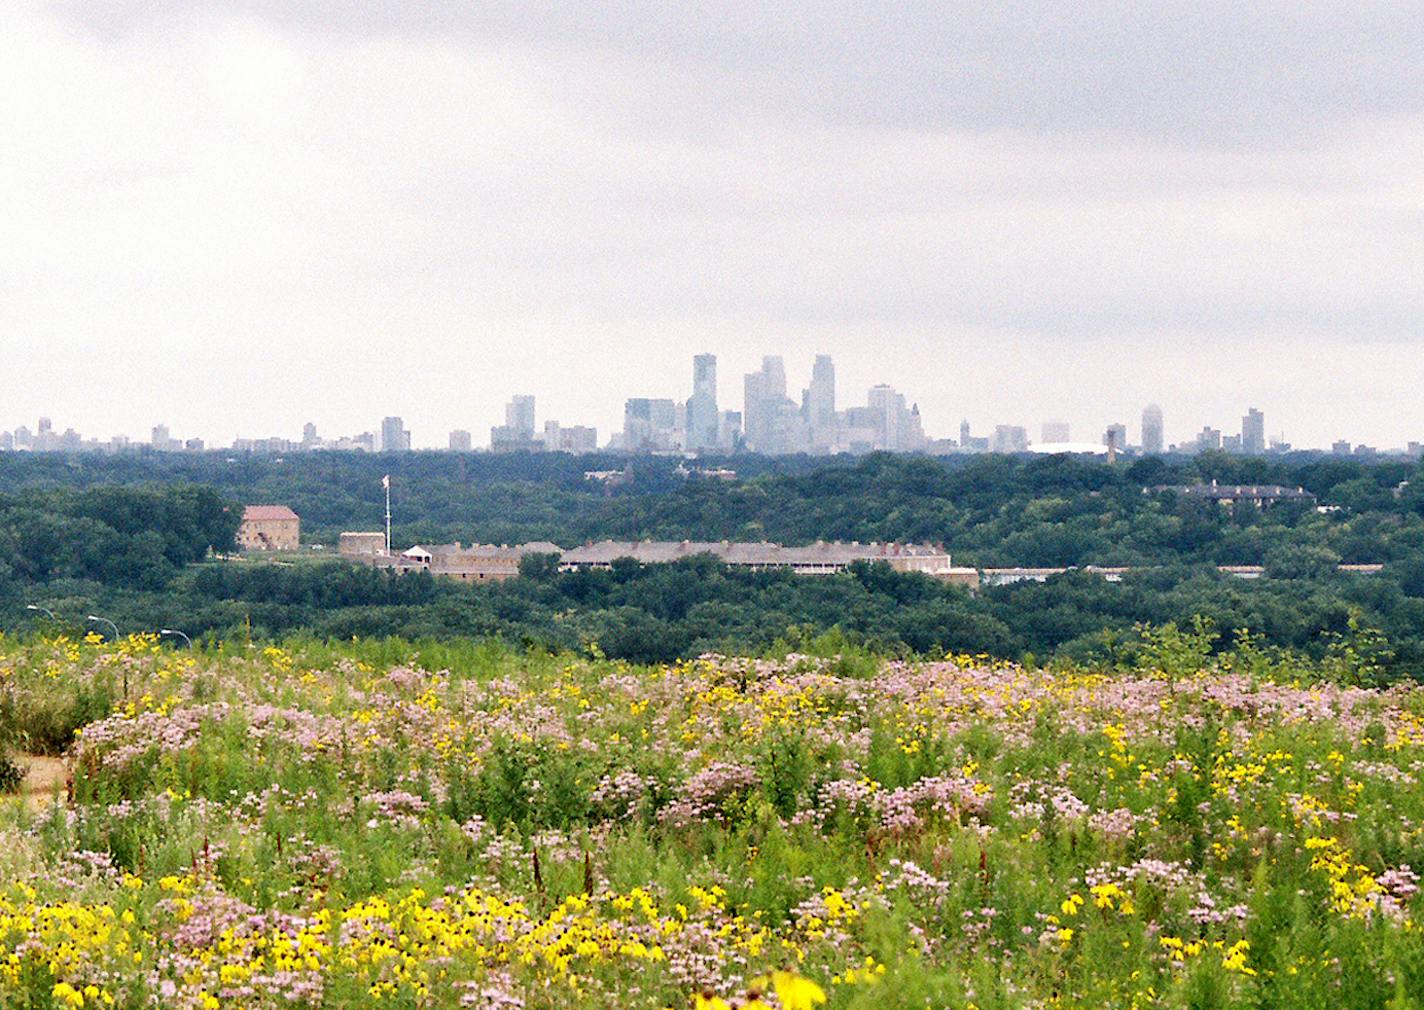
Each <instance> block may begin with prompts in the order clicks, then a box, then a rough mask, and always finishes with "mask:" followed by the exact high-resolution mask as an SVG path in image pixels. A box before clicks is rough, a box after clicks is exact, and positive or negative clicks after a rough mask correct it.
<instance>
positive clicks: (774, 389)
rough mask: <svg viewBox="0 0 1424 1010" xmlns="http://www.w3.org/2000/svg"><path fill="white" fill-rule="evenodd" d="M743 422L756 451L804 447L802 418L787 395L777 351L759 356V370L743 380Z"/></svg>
mask: <svg viewBox="0 0 1424 1010" xmlns="http://www.w3.org/2000/svg"><path fill="white" fill-rule="evenodd" d="M742 389H743V393H744V398H745V404H744V412H743V415H742V416H743V424H744V426H745V436H746V441H747V445H748V446H749V447H750V448H752V449H755V450H756V451H757V452H770V453H778V452H795V451H798V450H800V449H802V448H803V447H804V441H805V439H804V429H805V421H804V420H803V419H802V418H801V416H800V411H799V410H797V408H796V404H794V403H792V402H791V401H790V400H788V399H787V398H786V365H785V363H784V362H783V361H782V360H781V358H780V357H779V356H777V355H773V354H768V355H767V356H766V357H764V358H762V359H761V370H760V371H758V372H750V373H748V374H747V376H746V377H745V379H744V380H743V386H742Z"/></svg>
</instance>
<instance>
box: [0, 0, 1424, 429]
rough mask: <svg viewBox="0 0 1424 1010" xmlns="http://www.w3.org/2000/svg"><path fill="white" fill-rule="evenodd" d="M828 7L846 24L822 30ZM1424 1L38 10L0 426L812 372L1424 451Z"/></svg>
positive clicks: (33, 14)
mask: <svg viewBox="0 0 1424 1010" xmlns="http://www.w3.org/2000/svg"><path fill="white" fill-rule="evenodd" d="M833 11H834V12H835V13H834V14H832V13H831V12H833ZM1422 42H1424V26H1422V25H1421V21H1420V19H1419V18H1418V17H1417V10H1414V9H1411V7H1410V5H1404V4H1401V5H1375V6H1370V7H1367V8H1359V7H1354V6H1347V5H1344V4H1326V5H1312V6H1311V8H1309V9H1305V8H1302V7H1301V6H1300V5H1297V4H1287V3H1264V4H1259V5H1255V6H1253V7H1251V8H1249V9H1241V8H1238V7H1237V6H1235V5H1228V4H1225V3H1220V4H1210V3H1209V4H1201V3H1194V4H1185V3H1180V4H1162V5H1155V6H1153V7H1152V8H1151V9H1146V8H1142V7H1140V6H1139V5H1129V4H1099V5H1096V6H1095V8H1094V10H1093V11H1092V12H1090V13H1086V14H1085V13H1083V12H1081V11H1071V12H1070V10H1069V8H1067V7H1064V6H1062V5H1057V4H1049V3H1028V4H1021V5H1016V6H1015V7H1014V8H1013V9H1012V11H1010V10H1008V9H1003V10H1000V9H997V8H986V7H982V6H980V5H970V4H945V3H913V2H912V3H906V4H900V5H896V6H895V7H894V8H893V9H890V8H881V7H879V6H875V7H868V8H865V9H856V8H853V7H849V6H846V7H840V8H837V7H829V6H826V5H818V4H812V3H781V4H776V5H759V4H750V3H745V2H741V0H734V2H730V3H728V4H725V5H722V6H720V7H718V8H717V10H716V11H715V13H709V12H706V11H704V12H702V13H701V14H700V15H699V14H694V13H693V12H691V11H690V10H684V9H683V8H680V7H672V8H666V9H665V8H664V7H663V5H658V4H654V3H651V2H640V0H630V2H629V3H625V4H620V5H618V6H616V7H612V8H609V9H608V10H593V9H587V10H586V9H584V8H582V6H578V7H575V6H572V5H531V4H523V3H521V4H515V3H512V2H504V0H493V2H491V3H488V4H482V5H479V6H478V8H476V7H473V6H470V7H467V6H465V5H458V6H456V5H451V6H450V7H449V8H448V9H442V8H440V7H437V6H433V5H430V4H426V3H414V2H401V0H372V2H370V3H366V4H362V5H359V6H356V5H347V4H343V3H340V2H337V0H319V2H312V3H306V4H301V5H296V6H294V5H290V4H286V3H281V2H278V0H248V2H239V0H229V2H187V0H159V2H153V0H144V2H140V0H113V2H107V3H88V2H80V0H71V2H60V3H40V2H37V0H18V2H13V3H10V4H7V5H5V7H4V9H3V11H0V82H3V84H4V86H5V92H6V94H7V95H9V96H10V102H9V103H8V104H7V107H6V111H7V116H6V130H5V134H4V139H3V140H0V193H3V194H4V195H3V197H0V199H3V200H4V206H5V209H6V222H7V226H6V229H5V233H4V238H3V240H0V353H3V358H0V360H3V362H4V366H5V367H4V368H0V429H13V428H14V427H15V426H17V425H19V424H22V423H23V424H26V425H29V426H30V427H32V428H33V427H34V424H35V419H36V418H37V417H38V416H40V415H46V416H49V417H52V418H53V420H54V422H55V424H56V426H57V427H59V428H61V429H62V428H65V427H74V428H76V429H78V430H80V431H81V432H83V433H84V434H86V435H88V436H97V437H100V438H107V437H109V436H110V435H113V434H116V433H125V434H129V435H131V436H135V437H143V436H146V434H147V432H148V430H149V429H150V428H151V427H152V426H153V425H154V424H156V423H159V422H164V423H167V424H168V425H169V426H170V428H171V429H172V432H173V434H174V435H175V436H178V437H190V436H200V437H203V438H206V439H208V440H209V442H210V444H214V445H222V444H225V443H227V442H230V441H231V439H232V438H233V437H235V436H238V435H241V436H244V437H266V436H271V435H282V436H287V437H297V436H299V433H300V430H301V426H302V424H303V423H304V422H306V421H314V422H315V423H316V424H317V425H318V428H319V429H320V431H321V432H322V433H323V434H325V435H338V434H354V433H357V432H361V431H365V430H373V429H374V428H375V427H376V426H377V425H378V424H379V422H380V419H381V417H383V416H385V415H388V414H395V415H400V416H402V417H403V418H404V419H405V421H406V424H407V427H409V428H410V429H411V430H412V432H413V433H414V436H415V444H416V446H417V447H436V446H443V445H444V444H445V438H446V435H447V433H448V432H449V431H450V430H451V429H455V428H463V429H467V430H470V431H471V432H473V433H474V436H475V441H476V444H480V443H482V442H484V441H486V440H487V437H488V430H489V428H490V427H491V426H492V425H496V424H499V423H501V422H502V420H503V405H504V403H505V401H507V400H508V399H509V397H510V396H511V395H512V394H514V393H532V394H534V395H535V396H536V397H537V399H538V405H539V424H540V425H542V423H543V421H544V420H545V419H548V418H555V419H557V420H559V421H561V422H562V423H564V424H566V425H571V424H591V425H595V426H596V427H597V428H598V429H599V435H600V441H603V440H606V438H607V436H608V434H609V433H610V432H611V431H613V430H615V429H616V428H617V427H619V426H621V419H622V407H623V401H624V400H625V399H626V398H628V397H632V396H653V397H667V398H672V399H678V400H684V399H686V398H687V396H688V395H689V394H690V392H691V383H692V374H691V373H692V364H691V358H692V355H693V354H694V353H698V352H702V351H710V352H712V353H715V354H716V355H717V357H718V363H719V376H718V378H719V399H720V401H721V405H722V406H723V408H724V409H728V408H730V409H740V408H741V401H742V388H741V387H742V375H743V373H745V372H747V371H750V370H752V369H754V368H755V367H757V365H758V364H759V362H760V359H761V356H762V355H764V354H780V355H782V356H783V357H784V359H785V361H786V367H787V376H788V385H789V387H791V388H792V389H793V390H794V391H796V392H799V390H800V388H801V387H802V386H804V385H805V384H806V382H807V380H808V379H809V374H810V368H811V361H812V358H813V356H814V355H815V354H817V353H829V354H831V355H833V356H834V357H835V359H836V365H837V379H838V383H837V384H838V395H839V400H840V405H841V406H845V405H847V404H857V403H863V402H864V394H865V390H866V389H867V388H868V387H869V386H871V385H873V384H875V383H878V382H885V383H889V384H891V385H893V386H895V387H896V388H897V389H898V390H900V391H901V392H903V393H904V394H905V396H906V398H907V399H908V400H909V401H911V402H915V403H918V404H919V407H920V410H921V413H922V415H923V418H924V426H925V429H926V431H927V432H928V433H929V434H930V435H932V436H937V437H945V436H949V437H954V436H957V434H958V426H959V422H960V419H961V418H968V419H969V421H970V422H971V425H972V426H973V428H974V430H975V432H976V433H977V434H985V433H987V432H988V431H989V430H990V429H991V428H992V426H993V425H994V424H997V423H1005V424H1018V425H1023V426H1024V427H1025V428H1027V429H1028V431H1029V434H1030V437H1033V438H1036V437H1037V436H1038V434H1039V427H1040V425H1041V423H1042V422H1043V421H1045V420H1050V419H1061V420H1064V421H1067V422H1069V423H1070V424H1071V426H1072V429H1073V437H1074V439H1075V440H1082V441H1096V440H1098V438H1099V437H1100V435H1101V433H1102V430H1103V428H1104V427H1105V426H1106V425H1107V424H1108V423H1109V422H1113V421H1122V422H1125V423H1126V424H1127V425H1128V428H1129V431H1130V432H1131V434H1132V439H1133V441H1136V440H1137V437H1138V431H1139V419H1140V414H1141V410H1142V408H1143V406H1145V405H1146V404H1148V403H1151V402H1156V403H1159V404H1161V405H1162V407H1163V410H1164V414H1165V421H1166V433H1167V438H1168V440H1169V441H1171V442H1181V441H1184V440H1186V439H1188V438H1189V437H1191V435H1193V434H1194V433H1195V432H1196V431H1198V430H1200V428H1201V427H1202V426H1203V425H1204V424H1210V425H1212V426H1213V427H1218V428H1221V429H1223V430H1225V431H1227V432H1232V431H1237V430H1239V423H1240V418H1241V416H1242V415H1243V414H1244V413H1245V412H1246V409H1247V408H1248V407H1250V406H1255V407H1258V408H1260V409H1261V410H1263V411H1264V412H1265V415H1266V427H1267V432H1268V435H1270V436H1272V437H1274V436H1277V435H1283V436H1284V437H1285V439H1286V440H1287V441H1289V442H1292V443H1294V444H1296V445H1303V446H1315V447H1324V446H1328V445H1329V443H1330V442H1331V441H1332V440H1333V439H1335V438H1339V437H1344V438H1347V439H1349V440H1351V441H1354V442H1368V443H1371V444H1374V445H1377V446H1379V447H1381V448H1385V447H1392V446H1402V445H1403V444H1404V443H1405V442H1407V441H1409V440H1411V439H1414V440H1421V439H1424V398H1421V397H1420V396H1419V395H1418V394H1417V390H1418V389H1419V388H1420V387H1421V384H1424V355H1421V353H1420V352H1421V350H1422V349H1424V348H1421V336H1424V333H1421V320H1424V284H1421V283H1420V280H1419V278H1421V277H1424V72H1422V71H1421V70H1420V66H1421V64H1420V60H1419V57H1418V53H1419V52H1420V51H1421V48H1424V47H1421V43H1422Z"/></svg>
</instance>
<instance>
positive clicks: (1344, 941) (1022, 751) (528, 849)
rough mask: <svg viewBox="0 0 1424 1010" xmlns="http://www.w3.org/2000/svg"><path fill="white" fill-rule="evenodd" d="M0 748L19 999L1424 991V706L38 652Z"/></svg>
mask: <svg viewBox="0 0 1424 1010" xmlns="http://www.w3.org/2000/svg"><path fill="white" fill-rule="evenodd" d="M0 724H2V725H3V727H4V730H5V732H6V734H7V737H8V739H7V741H6V743H7V745H8V748H9V753H10V754H11V757H12V760H13V761H14V762H15V765H16V773H17V775H18V773H21V772H24V771H25V770H26V769H30V768H32V767H33V766H35V765H36V764H37V763H39V762H42V761H44V760H46V759H48V760H49V761H51V762H53V760H54V759H55V758H59V759H61V760H62V762H63V763H62V765H60V766H59V767H61V768H62V770H63V774H62V775H60V776H56V777H54V778H53V779H52V780H51V781H50V783H49V785H48V787H47V788H45V789H36V788H29V789H28V790H27V791H22V792H21V794H19V795H17V796H16V797H15V798H13V799H10V800H8V801H6V802H5V803H4V805H3V812H0V1006H5V1007H26V1008H48V1007H53V1008H71V1007H72V1008H82V1007H120V1008H140V1007H154V1006H161V1007H164V1008H169V1010H188V1008H192V1010H216V1008H226V1007H233V1008H252V1007H264V1008H265V1007H273V1008H275V1007H398V1008H417V1007H419V1008H425V1007H430V1008H435V1007H441V1008H443V1007H475V1008H489V1010H512V1008H520V1007H524V1008H531V1010H533V1008H539V1010H556V1008H590V1010H591V1008H620V1010H624V1008H627V1010H634V1008H650V1010H653V1008H674V1010H681V1008H696V1010H725V1008H731V1007H746V1008H753V1010H761V1008H775V1007H782V1008H784V1010H815V1008H817V1007H826V1008H831V1010H836V1008H870V1007H874V1008H877V1010H886V1008H895V1007H933V1008H941V1007H948V1008H962V1010H970V1008H978V1010H990V1008H1046V1007H1107V1008H1148V1007H1169V1008H1177V1007H1181V1008H1186V1007H1193V1008H1196V1007H1271V1008H1296V1007H1298V1008H1302V1010H1304V1008H1319V1007H1325V1006H1330V1007H1337V1008H1342V1010H1343V1008H1351V1010H1354V1008H1373V1007H1378V1008H1408V1007H1421V1006H1424V930H1421V929H1420V928H1419V926H1418V925H1417V921H1418V913H1419V911H1420V909H1421V905H1420V899H1419V894H1418V875H1417V874H1416V871H1415V869H1414V868H1415V867H1422V866H1424V791H1421V789H1420V786H1419V782H1418V777H1419V775H1420V774H1421V769H1424V765H1421V761H1420V757H1421V750H1420V747H1421V743H1424V691H1420V690H1419V689H1418V688H1416V687H1414V686H1412V685H1409V686H1402V685H1401V686H1394V687H1390V688H1387V689H1381V688H1374V687H1366V686H1358V685H1347V684H1342V683H1339V682H1338V681H1330V680H1327V679H1321V678H1318V677H1311V676H1306V675H1304V674H1301V675H1299V676H1293V675H1292V674H1291V673H1290V671H1289V670H1283V669H1281V668H1278V667H1271V666H1268V665H1266V666H1259V667H1253V666H1250V665H1248V664H1242V663H1233V662H1215V663H1206V664H1203V665H1202V667H1201V668H1200V669H1195V670H1189V671H1182V670H1172V671H1154V670H1151V669H1144V670H1140V671H1137V672H1132V673H1114V674H1111V675H1109V674H1098V673H1088V672H1084V671H1082V670H1042V669H1027V668H1022V667H1019V666H1016V665H1012V664H1006V663H1002V662H991V661H989V660H988V659H985V658H974V657H949V658H945V659H942V660H939V661H928V660H920V661H913V662H911V661H894V660H879V659H875V658H873V657H869V656H865V655H858V654H856V655H852V654H839V655H836V654H831V655H826V656H809V655H796V654H792V655H788V656H785V657H782V658H778V659H747V658H728V657H721V656H706V657H703V658H700V659H697V660H695V661H688V662H683V663H679V664H676V665H667V666H647V667H644V666H633V665H628V664H626V663H622V662H614V661H610V660H607V659H604V658H602V657H600V656H598V655H597V654H596V651H595V653H594V654H593V655H579V656H575V655H559V654H537V653H536V654H525V653H521V652H515V651H511V650H507V649H505V648H502V647H500V646H498V645H495V644H474V643H469V642H463V643H462V642H451V643H446V644H443V645H431V646H424V647H417V646H415V645H411V644H409V643H402V642H397V641H371V642H353V643H349V644H346V645H329V644H318V643H310V642H307V643H303V642H293V643H288V644H287V645H285V646H282V647H277V646H269V647H263V646H260V645H258V646H247V645H232V646H227V647H220V648H212V649H209V650H207V651H202V652H184V651H174V650H171V649H168V648H166V647H165V648H160V647H159V645H158V643H157V642H155V641H154V640H152V639H149V638H143V637H134V638H129V639H126V640H123V641H121V642H118V643H111V644H103V643H99V642H98V641H97V640H94V639H92V638H91V639H89V640H85V641H76V640H72V639H65V638H58V639H53V638H50V639H41V638H29V639H23V640H18V639H0ZM15 777H16V776H11V778H15Z"/></svg>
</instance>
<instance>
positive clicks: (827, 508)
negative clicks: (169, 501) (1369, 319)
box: [0, 453, 1424, 572]
mask: <svg viewBox="0 0 1424 1010" xmlns="http://www.w3.org/2000/svg"><path fill="white" fill-rule="evenodd" d="M722 465H726V466H730V467H733V468H735V469H736V471H737V473H738V479H737V480H733V481H725V480H720V479H713V478H707V477H701V478H699V477H696V476H691V477H689V476H684V475H683V474H682V473H681V472H680V469H681V468H682V467H683V464H682V462H681V461H679V460H675V459H661V458H649V457H638V458H634V459H632V460H629V459H627V458H625V457H616V456H609V455H595V456H570V455H566V454H562V453H550V454H515V455H490V454H453V453H408V454H398V455H389V456H371V455H366V454H361V453H313V454H306V455H300V456H293V457H290V458H287V459H274V458H271V457H262V456H245V455H231V456H230V455H224V454H220V453H208V454H200V455H187V454H156V455H151V456H139V455H134V456H118V457H100V456H58V455H47V454H46V455H30V454H20V453H12V454H0V487H8V488H45V487H87V486H91V485H98V484H110V483H120V484H131V483H142V482H153V481H162V482H196V483H200V484H204V485H207V486H211V487H213V488H214V489H216V490H217V491H218V493H220V494H221V495H223V496H224V497H225V498H228V499H230V500H232V501H234V502H246V503H257V502H264V503H281V504H286V505H290V506H292V507H293V508H294V509H296V510H297V512H298V513H299V514H301V516H302V519H303V528H304V536H305V538H306V539H308V540H309V541H315V542H320V543H327V544H332V543H335V540H336V538H337V536H338V535H339V534H340V532H341V531H342V530H347V529H378V528H380V526H381V525H382V521H383V514H384V499H383V492H382V490H381V476H382V475H383V474H384V473H387V472H389V473H391V474H392V476H393V483H394V486H393V497H394V506H395V516H396V526H395V539H396V542H397V543H398V544H410V543H415V542H419V541H425V542H439V541H449V540H456V539H459V540H463V541H466V542H469V541H482V542H489V543H519V542H524V541H529V540H550V541H553V542H555V543H558V544H562V545H564V546H566V547H567V546H573V545H576V544H580V543H583V542H585V541H587V540H591V539H600V538H604V537H611V538H615V539H640V538H653V539H658V538H663V539H673V540H682V539H708V540H723V539H731V540H761V539H767V540H774V541H778V542H782V543H788V544H797V543H809V542H812V541H815V540H823V539H824V540H833V539H843V540H861V541H871V540H901V541H928V542H938V543H943V544H946V545H947V546H948V547H949V548H950V549H951V550H952V551H953V552H954V554H955V555H956V558H957V559H959V560H960V561H963V562H964V563H968V564H977V565H994V566H1007V565H1035V566H1046V565H1053V566H1058V565H1087V564H1098V565H1148V566H1158V565H1175V564H1184V563H1185V564H1195V563H1211V564H1266V565H1272V566H1274V567H1276V568H1277V569H1278V570H1280V571H1282V572H1284V571H1288V570H1296V571H1301V570H1304V571H1314V570H1324V569H1327V568H1328V567H1329V566H1330V565H1331V564H1333V563H1334V561H1336V560H1343V561H1347V562H1386V561H1396V560H1402V559H1405V558H1408V557H1412V556H1415V555H1416V554H1424V480H1413V479H1412V478H1413V477H1414V476H1415V474H1416V472H1417V469H1418V468H1417V465H1416V464H1414V463H1412V462H1404V461H1392V460H1385V461H1380V462H1370V461H1360V460H1354V459H1335V458H1331V457H1321V456H1319V455H1309V454H1299V455H1295V456H1288V457H1242V456H1228V455H1224V454H1221V453H1208V454H1203V455H1201V456H1196V457H1191V458H1173V459H1162V458H1157V457H1152V458H1147V459H1142V460H1137V461H1135V462H1132V463H1130V464H1119V465H1117V466H1108V465H1106V464H1104V463H1102V462H1100V461H1093V460H1084V459H1081V458H1072V457H1062V456H1058V457H1008V456H969V457H951V458H948V459H932V458H924V457H905V456H889V455H876V456H870V457H866V458H862V459H856V460H845V459H832V460H825V459H813V458H809V457H792V458H777V459H768V458H764V457H758V456H738V457H732V458H729V459H726V460H710V461H698V462H695V463H693V464H691V468H692V469H693V470H694V471H696V470H697V469H698V468H700V467H714V466H722ZM625 466H627V467H629V468H630V475H631V480H629V481H628V482H626V483H624V484H621V485H619V486H617V487H606V486H604V485H601V484H598V483H596V482H591V481H588V480H585V479H584V473H585V472H586V471H589V470H621V469H623V468H624V467H625ZM1212 479H1216V480H1219V481H1221V482H1223V483H1245V484H1261V483H1278V484H1284V485H1287V486H1290V487H1296V486H1301V487H1304V488H1305V489H1306V490H1308V491H1311V492H1312V493H1314V494H1316V495H1317V496H1319V499H1320V504H1321V505H1322V506H1324V507H1326V508H1327V509H1328V510H1329V511H1324V512H1320V511H1316V510H1315V509H1312V508H1309V507H1301V506H1276V507H1272V508H1269V509H1266V510H1263V511H1259V512H1258V511H1257V510H1255V509H1250V508H1245V509H1238V510H1234V511H1233V510H1227V509H1222V508H1220V507H1216V506H1211V505H1205V504H1203V503H1200V502H1195V501H1188V500H1184V499H1182V498H1180V497H1178V496H1174V495H1171V494H1167V495H1149V494H1144V490H1143V489H1144V488H1146V487H1150V486H1154V485H1159V484H1187V483H1193V482H1196V481H1205V480H1212ZM1401 484H1403V485H1404V486H1403V488H1402V489H1401V488H1400V485H1401Z"/></svg>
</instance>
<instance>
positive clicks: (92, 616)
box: [84, 614, 119, 642]
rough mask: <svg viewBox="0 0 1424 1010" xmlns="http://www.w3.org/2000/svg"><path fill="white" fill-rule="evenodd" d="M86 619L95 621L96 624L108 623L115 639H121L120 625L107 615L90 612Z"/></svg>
mask: <svg viewBox="0 0 1424 1010" xmlns="http://www.w3.org/2000/svg"><path fill="white" fill-rule="evenodd" d="M84 619H85V620H86V621H93V622H94V623H95V624H107V625H108V626H109V628H110V629H111V630H112V631H113V633H114V641H115V642H117V641H118V640H119V626H118V625H117V624H115V623H114V622H113V621H111V620H109V619H108V618H107V617H100V616H98V615H97V614H90V615H89V616H88V617H86V618H84Z"/></svg>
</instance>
